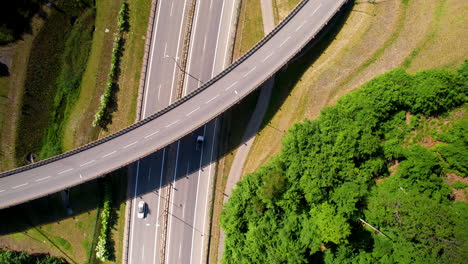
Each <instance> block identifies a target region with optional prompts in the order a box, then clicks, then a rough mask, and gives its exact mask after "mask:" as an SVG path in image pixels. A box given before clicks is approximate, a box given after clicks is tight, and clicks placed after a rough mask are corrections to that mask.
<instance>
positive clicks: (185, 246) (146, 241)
mask: <svg viewBox="0 0 468 264" xmlns="http://www.w3.org/2000/svg"><path fill="white" fill-rule="evenodd" d="M233 4H234V1H232V0H231V1H213V0H212V1H207V0H199V1H198V3H197V6H196V12H195V17H194V25H193V30H192V36H191V38H192V40H191V45H190V49H189V58H188V60H189V63H188V67H187V72H189V73H190V75H191V76H189V75H186V76H185V77H186V78H187V79H186V82H185V85H184V94H186V93H187V92H191V91H193V90H195V89H196V88H198V87H199V86H200V85H201V79H203V78H206V79H211V77H212V74H213V72H214V71H215V69H216V68H219V70H218V71H220V69H222V67H223V66H224V63H216V61H215V53H217V54H218V58H219V59H218V62H219V61H223V60H225V59H226V53H227V49H226V46H227V45H226V43H227V39H228V38H229V37H230V35H229V34H221V35H219V34H218V32H219V30H220V29H225V30H227V29H228V28H229V26H230V24H232V18H233V13H234V11H235V10H234V5H233ZM224 7H226V9H225V8H224ZM161 8H162V11H158V13H160V14H162V13H164V12H169V10H168V9H166V10H164V8H168V6H166V7H165V6H164V4H163V5H162V6H161ZM228 10H229V11H228ZM223 11H224V13H225V15H227V16H225V19H224V20H223V22H224V23H223V26H222V27H221V12H223ZM173 12H183V11H182V10H178V9H176V10H174V11H173ZM168 19H169V20H171V21H168ZM160 21H164V22H163V24H164V25H171V27H173V28H174V27H175V28H179V27H180V26H179V24H180V23H184V21H182V19H179V20H176V19H174V18H172V17H169V16H161V17H160ZM156 23H157V22H155V24H156ZM159 23H161V22H159ZM177 23H179V24H177ZM158 32H159V31H156V34H158ZM223 32H224V31H223ZM220 37H221V38H220ZM180 41H183V39H182V40H181V38H172V39H170V38H169V39H168V38H167V37H166V35H161V36H160V35H156V36H155V40H154V41H153V43H156V45H153V47H152V51H151V52H152V54H153V56H152V57H151V63H150V64H149V65H151V66H150V67H151V68H160V67H161V65H160V64H164V62H167V61H170V62H171V63H172V64H173V65H174V64H175V62H174V61H173V60H175V59H176V58H177V57H178V56H179V51H180V49H179V50H176V51H175V52H168V51H167V50H166V49H164V53H163V50H162V49H155V48H154V47H157V46H158V43H161V44H159V46H160V47H162V43H165V44H164V46H165V47H167V46H169V45H174V46H175V45H177V44H178V43H180ZM167 43H169V44H167ZM218 43H220V46H221V45H222V46H223V47H222V48H221V49H220V53H218V52H217V51H218V50H217V46H218ZM153 50H155V51H153ZM161 54H163V55H161ZM160 58H162V60H161V59H160ZM167 58H171V59H172V60H167ZM164 59H166V60H164ZM216 65H218V67H215V66H216ZM219 65H221V66H219ZM163 67H169V66H167V65H165V66H163ZM208 69H209V70H208ZM177 74H178V69H177V71H174V72H173V74H172V75H171V74H166V75H163V76H159V78H154V77H153V76H154V75H153V71H150V74H149V75H148V78H147V83H148V85H147V87H146V88H147V89H150V87H153V88H154V87H161V86H162V88H158V89H157V92H153V93H152V94H151V93H147V95H148V96H147V97H146V96H145V97H144V98H145V100H144V102H143V106H142V107H143V108H142V110H143V111H142V113H144V114H145V116H146V115H148V114H152V113H154V112H156V110H158V109H157V108H161V106H166V105H164V102H165V101H161V99H160V98H164V97H160V98H157V96H156V94H160V93H166V94H170V93H175V89H176V87H175V85H163V83H167V82H177V81H178V80H177V77H176V76H177ZM195 76H196V77H195ZM164 89H165V90H164ZM150 92H151V91H150ZM151 107H152V108H151ZM148 109H150V110H148ZM152 109H156V110H152ZM215 131H216V124H215V122H210V123H209V124H208V125H207V126H206V127H203V128H200V129H198V130H197V131H195V132H194V133H191V134H190V135H188V136H186V137H184V138H183V139H182V140H180V141H179V142H177V143H174V144H173V145H172V146H171V147H172V148H173V150H175V155H166V150H164V151H158V152H157V153H155V154H152V155H150V156H149V157H147V158H144V159H142V160H141V161H139V162H138V163H137V164H136V169H135V174H136V175H135V179H136V182H135V183H134V184H135V185H134V186H131V187H130V188H134V193H135V198H134V199H133V200H132V203H133V206H132V208H133V212H132V214H133V215H132V220H131V227H130V230H131V231H130V232H131V233H130V236H129V238H130V241H129V247H130V250H129V263H159V262H160V260H161V252H165V253H166V254H165V255H166V256H165V258H164V259H165V261H166V263H200V262H201V261H202V259H203V257H205V256H204V255H203V251H202V250H203V245H204V243H205V241H207V240H205V239H204V238H203V236H202V235H203V233H204V232H205V230H208V229H207V227H206V225H207V223H206V221H205V219H206V217H207V215H208V214H207V213H208V210H207V206H208V194H209V192H210V191H209V187H210V185H209V180H210V179H211V173H212V168H211V165H208V166H207V168H205V169H202V167H203V166H204V164H211V161H212V160H213V159H214V158H215V155H214V152H213V150H214V148H213V146H214V138H215V137H214V133H215ZM198 135H204V136H205V139H206V140H205V144H204V145H202V146H201V148H200V149H198V150H197V149H196V145H195V144H194V142H195V140H196V137H197V136H198ZM167 153H169V150H167ZM171 164H173V165H174V166H177V167H176V168H172V167H173V166H171ZM168 167H169V169H168ZM168 184H169V185H168ZM169 191H170V192H171V196H170V198H168V197H169V195H168V193H169ZM168 199H170V201H169V200H168ZM140 200H143V201H145V202H146V203H147V205H148V214H147V218H146V219H138V218H137V217H136V209H137V204H138V201H140ZM166 203H167V204H168V205H169V207H168V208H165V204H166ZM165 217H168V223H169V230H168V231H167V232H162V228H164V227H165V226H164V220H165V219H164V218H165ZM197 220H198V221H197ZM162 235H165V236H166V238H165V240H164V239H162ZM199 237H200V238H199ZM164 241H167V243H165V244H166V248H165V250H163V251H161V246H162V245H161V243H163V242H164Z"/></svg>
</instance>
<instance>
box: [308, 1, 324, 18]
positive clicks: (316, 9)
mask: <svg viewBox="0 0 468 264" xmlns="http://www.w3.org/2000/svg"><path fill="white" fill-rule="evenodd" d="M321 6H322V3H320V5H319V6H317V8H315V10H314V12H312V14H310V15H309V16H313V15H314V14H315V12H317V11H318V10H319V9H320V7H321Z"/></svg>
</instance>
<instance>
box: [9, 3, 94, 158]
mask: <svg viewBox="0 0 468 264" xmlns="http://www.w3.org/2000/svg"><path fill="white" fill-rule="evenodd" d="M80 3H82V2H80ZM55 4H56V6H57V7H56V8H57V9H58V10H53V11H52V12H51V13H50V15H49V17H48V19H47V20H46V22H45V25H44V27H43V28H42V30H41V32H40V33H39V34H38V36H37V37H36V39H35V40H34V43H33V47H32V50H33V51H32V52H31V56H30V58H29V62H28V66H27V72H26V81H25V87H24V95H23V103H22V107H21V116H20V119H19V122H18V134H17V140H16V153H15V155H16V159H17V163H18V164H24V163H25V161H24V157H25V156H26V154H28V153H30V152H33V153H35V154H39V155H40V157H41V158H45V157H47V156H48V155H53V154H57V152H60V144H59V143H60V140H59V138H60V131H61V122H62V120H63V117H64V116H63V113H65V112H66V111H67V110H68V109H69V107H70V105H71V104H72V101H73V99H74V98H76V94H77V93H79V91H77V89H78V87H79V83H80V80H81V74H82V72H83V70H84V67H85V65H86V60H87V57H88V53H89V46H90V44H91V42H90V40H91V36H92V30H93V25H94V10H93V9H92V8H91V7H85V6H87V5H79V4H78V3H77V2H70V1H59V2H57V3H55Z"/></svg>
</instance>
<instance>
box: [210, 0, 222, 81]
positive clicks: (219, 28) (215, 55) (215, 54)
mask: <svg viewBox="0 0 468 264" xmlns="http://www.w3.org/2000/svg"><path fill="white" fill-rule="evenodd" d="M224 3H225V1H223V6H222V7H221V15H220V16H219V23H218V24H219V26H218V36H217V37H216V46H215V53H214V57H213V58H214V61H213V68H212V69H211V77H213V76H214V70H215V66H216V58H217V56H218V43H219V35H220V34H219V33H220V32H221V20H222V17H223V11H224ZM223 68H224V65H223Z"/></svg>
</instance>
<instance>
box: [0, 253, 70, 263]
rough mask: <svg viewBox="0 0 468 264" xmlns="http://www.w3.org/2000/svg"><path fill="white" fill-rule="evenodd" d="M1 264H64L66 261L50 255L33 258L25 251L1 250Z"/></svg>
mask: <svg viewBox="0 0 468 264" xmlns="http://www.w3.org/2000/svg"><path fill="white" fill-rule="evenodd" d="M0 263H5V264H23V263H24V264H62V263H66V262H64V260H62V259H59V258H55V257H51V256H48V255H40V256H37V255H35V256H32V255H29V254H28V253H26V252H25V251H21V252H18V251H8V250H7V251H4V250H0Z"/></svg>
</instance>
